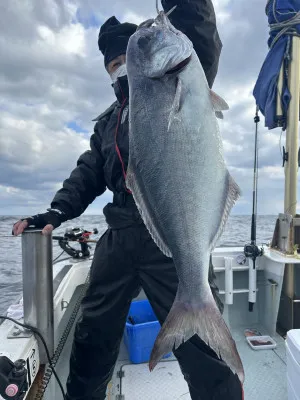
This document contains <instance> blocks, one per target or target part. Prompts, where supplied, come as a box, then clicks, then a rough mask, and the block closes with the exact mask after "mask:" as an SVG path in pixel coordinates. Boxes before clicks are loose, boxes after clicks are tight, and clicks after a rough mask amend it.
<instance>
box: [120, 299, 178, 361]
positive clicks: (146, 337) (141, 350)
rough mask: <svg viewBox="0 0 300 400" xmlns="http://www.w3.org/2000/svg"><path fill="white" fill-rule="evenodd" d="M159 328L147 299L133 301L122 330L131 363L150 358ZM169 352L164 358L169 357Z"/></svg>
mask: <svg viewBox="0 0 300 400" xmlns="http://www.w3.org/2000/svg"><path fill="white" fill-rule="evenodd" d="M159 330H160V323H159V322H158V320H157V318H156V316H155V314H154V312H153V309H152V307H151V305H150V303H149V301H148V300H138V301H133V302H132V303H131V306H130V310H129V313H128V318H127V322H126V328H125V332H124V342H125V345H126V347H127V350H128V353H129V359H130V361H131V362H132V363H134V364H139V363H143V362H147V361H149V360H150V354H151V351H152V348H153V345H154V342H155V339H156V337H157V335H158V332H159ZM171 354H172V353H169V354H167V355H166V356H165V357H164V358H168V357H170V355H171Z"/></svg>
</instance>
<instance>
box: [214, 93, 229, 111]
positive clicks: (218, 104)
mask: <svg viewBox="0 0 300 400" xmlns="http://www.w3.org/2000/svg"><path fill="white" fill-rule="evenodd" d="M210 98H211V101H212V105H213V107H214V110H215V111H223V110H229V106H228V104H227V103H226V101H225V100H224V99H222V97H220V96H219V95H218V94H217V93H215V92H214V91H213V90H211V91H210ZM221 114H222V113H221ZM221 114H219V113H218V114H217V113H216V115H217V117H218V118H220V116H221ZM222 115H223V114H222Z"/></svg>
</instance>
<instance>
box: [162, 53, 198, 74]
mask: <svg viewBox="0 0 300 400" xmlns="http://www.w3.org/2000/svg"><path fill="white" fill-rule="evenodd" d="M191 59H192V56H191V55H190V56H189V57H188V58H186V59H185V60H183V61H181V62H180V63H179V64H177V65H176V66H175V67H173V68H171V69H169V70H168V71H167V72H166V74H174V72H179V71H181V70H182V69H183V68H184V67H186V66H187V65H188V63H189V62H190V61H191Z"/></svg>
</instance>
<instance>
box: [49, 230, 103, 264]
mask: <svg viewBox="0 0 300 400" xmlns="http://www.w3.org/2000/svg"><path fill="white" fill-rule="evenodd" d="M97 233H98V230H97V229H93V232H89V231H86V230H84V229H82V228H68V229H66V231H65V234H64V236H53V239H54V240H57V241H58V244H59V246H60V247H61V248H62V249H63V250H64V251H65V252H66V253H67V254H68V255H69V256H71V257H73V258H78V259H82V258H88V257H89V256H90V251H89V249H90V248H91V246H89V245H88V244H87V242H88V241H90V240H89V239H90V236H91V235H92V234H94V235H96V234H97ZM70 242H77V243H79V244H80V250H78V249H75V248H74V247H72V246H70Z"/></svg>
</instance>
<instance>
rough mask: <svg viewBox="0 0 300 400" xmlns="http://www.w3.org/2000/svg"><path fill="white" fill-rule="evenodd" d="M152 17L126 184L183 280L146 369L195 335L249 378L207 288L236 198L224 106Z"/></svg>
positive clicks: (140, 66) (135, 48)
mask: <svg viewBox="0 0 300 400" xmlns="http://www.w3.org/2000/svg"><path fill="white" fill-rule="evenodd" d="M153 21H154V20H148V21H146V22H145V23H143V24H142V25H141V26H140V27H139V29H138V30H137V31H136V32H135V34H134V35H132V36H131V38H130V40H129V43H128V48H127V55H126V63H127V73H128V82H129V92H130V95H129V124H130V129H129V164H128V170H127V178H126V184H127V187H128V188H129V189H130V190H131V192H132V194H133V197H134V200H135V202H136V204H137V207H138V209H139V211H140V214H141V217H142V219H143V221H144V223H145V225H146V227H147V228H148V230H149V232H150V234H151V236H152V238H153V240H154V241H155V243H156V244H157V245H158V247H159V248H160V249H161V251H162V252H163V253H164V254H165V255H167V256H169V257H172V258H173V261H174V264H175V267H176V271H177V274H178V278H179V285H178V290H177V294H176V298H175V300H174V303H173V305H172V308H171V310H170V312H169V314H168V316H167V319H166V321H165V322H164V324H163V326H162V328H161V330H160V332H159V335H158V337H157V339H156V342H155V344H154V347H153V350H152V353H151V359H150V369H151V370H152V369H153V368H154V367H155V365H156V364H157V363H158V361H159V360H160V359H161V358H162V357H163V356H164V355H165V354H167V353H168V352H170V351H172V350H173V349H174V348H177V347H178V346H180V345H181V343H183V342H184V341H187V340H189V339H190V338H191V337H192V336H193V335H195V334H197V335H198V336H199V337H200V338H201V339H202V340H203V341H204V342H206V343H207V344H208V345H209V346H210V347H211V348H212V349H213V350H214V351H215V353H216V354H217V355H218V356H220V357H221V358H222V360H223V361H224V362H226V363H227V364H228V366H229V367H230V368H231V369H232V370H233V371H234V372H235V373H237V374H238V376H239V378H240V380H241V382H243V380H244V371H243V366H242V363H241V360H240V357H239V354H238V352H237V349H236V345H235V342H234V340H233V339H232V336H231V334H230V331H229V329H228V327H227V326H226V324H225V322H224V320H223V317H222V315H221V314H220V311H219V309H218V307H217V305H216V303H215V301H214V298H213V295H212V293H211V290H210V287H209V284H208V270H209V256H210V253H211V251H212V250H213V248H214V246H215V244H216V241H217V240H218V238H219V237H220V235H221V233H222V231H223V229H224V226H225V223H226V221H227V218H228V215H229V212H230V210H231V208H232V206H233V204H234V202H235V201H236V200H237V198H238V197H239V195H240V190H239V187H238V185H237V184H236V183H235V181H234V180H233V178H232V177H231V175H230V174H229V172H228V170H227V167H226V164H225V161H224V157H223V148H222V139H221V136H220V132H219V127H218V123H217V119H216V114H217V115H218V116H219V117H222V113H221V112H222V110H225V109H227V108H228V106H227V104H226V102H225V101H224V100H223V99H222V98H220V97H219V96H218V95H217V94H216V93H214V92H213V91H211V90H210V89H209V87H208V84H207V80H206V77H205V74H204V71H203V68H202V66H201V63H200V61H199V59H198V57H197V54H196V53H195V51H194V49H193V46H192V43H191V42H190V40H189V39H188V38H187V37H186V36H185V35H184V34H183V33H182V32H180V31H178V30H176V29H175V27H174V26H172V25H171V23H170V21H169V19H168V18H167V16H166V15H165V14H164V13H163V12H160V13H159V15H158V17H157V18H156V20H155V24H153Z"/></svg>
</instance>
